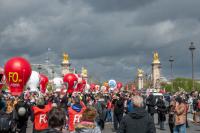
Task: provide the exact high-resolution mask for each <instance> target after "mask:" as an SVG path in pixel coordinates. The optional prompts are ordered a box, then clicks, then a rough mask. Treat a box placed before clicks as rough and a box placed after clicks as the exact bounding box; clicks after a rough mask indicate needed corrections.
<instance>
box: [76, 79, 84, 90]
mask: <svg viewBox="0 0 200 133" xmlns="http://www.w3.org/2000/svg"><path fill="white" fill-rule="evenodd" d="M85 86H86V81H85V79H83V80H82V82H81V84H78V87H77V88H78V91H79V92H83V91H84V89H85Z"/></svg>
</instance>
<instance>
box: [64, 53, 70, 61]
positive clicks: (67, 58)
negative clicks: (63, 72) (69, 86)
mask: <svg viewBox="0 0 200 133" xmlns="http://www.w3.org/2000/svg"><path fill="white" fill-rule="evenodd" d="M68 62H69V55H68V54H67V53H63V63H68Z"/></svg>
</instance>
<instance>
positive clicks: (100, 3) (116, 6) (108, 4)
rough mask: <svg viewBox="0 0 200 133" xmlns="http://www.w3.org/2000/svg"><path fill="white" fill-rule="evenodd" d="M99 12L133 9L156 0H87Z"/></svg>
mask: <svg viewBox="0 0 200 133" xmlns="http://www.w3.org/2000/svg"><path fill="white" fill-rule="evenodd" d="M85 1H87V2H88V3H89V4H90V5H92V7H93V8H94V10H95V11H97V12H112V11H117V12H120V11H131V10H136V9H137V8H139V7H142V6H145V5H147V4H150V3H152V2H154V1H156V0H85Z"/></svg>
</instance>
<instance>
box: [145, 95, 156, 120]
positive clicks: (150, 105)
mask: <svg viewBox="0 0 200 133" xmlns="http://www.w3.org/2000/svg"><path fill="white" fill-rule="evenodd" d="M146 105H147V106H148V113H149V114H150V115H151V116H152V118H153V120H154V113H155V112H156V109H155V105H156V99H155V97H154V96H153V94H150V95H149V97H148V98H147V100H146Z"/></svg>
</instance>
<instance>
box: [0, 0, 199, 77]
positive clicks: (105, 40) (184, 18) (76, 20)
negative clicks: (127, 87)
mask: <svg viewBox="0 0 200 133" xmlns="http://www.w3.org/2000/svg"><path fill="white" fill-rule="evenodd" d="M199 4H200V2H199V1H198V0H191V1H188V0H177V1H174V0H167V1H158V0H138V1H136V0H53V1H49V0H42V1H41V0H21V1H20V2H16V0H0V12H1V14H0V22H1V23H0V47H1V49H0V53H1V55H0V59H1V60H0V62H1V64H3V63H4V62H5V61H6V60H7V59H8V58H10V57H11V56H16V55H20V56H25V57H26V58H28V59H29V60H30V61H31V62H33V63H42V62H44V60H45V59H46V58H47V49H48V48H51V51H50V53H49V56H50V58H51V62H52V63H55V64H60V62H61V60H62V52H64V51H66V52H67V53H69V55H70V58H71V61H72V64H73V67H77V69H78V70H79V71H80V69H81V67H82V66H85V67H87V68H88V71H89V73H90V74H91V75H92V76H93V77H94V78H96V79H99V80H104V79H110V78H116V79H117V80H123V81H127V80H134V78H135V75H136V73H137V68H143V69H144V70H145V73H148V74H149V73H150V72H151V62H152V56H153V52H154V51H158V52H159V54H160V59H161V63H162V74H163V75H164V76H166V77H169V72H170V69H169V61H168V60H169V57H170V56H171V55H172V56H173V57H174V58H175V62H174V73H175V75H176V76H190V75H191V65H190V64H191V55H190V51H189V50H188V47H189V43H190V41H194V42H195V45H196V47H197V49H196V50H195V52H196V53H195V57H196V58H195V68H196V69H195V70H196V71H195V72H196V73H195V74H196V77H197V78H198V77H200V71H199V69H198V66H199V65H200V62H199V57H200V55H199V53H200V52H199V50H200V45H199V43H200V39H199V35H200V22H199V12H200V8H198V5H199Z"/></svg>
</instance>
